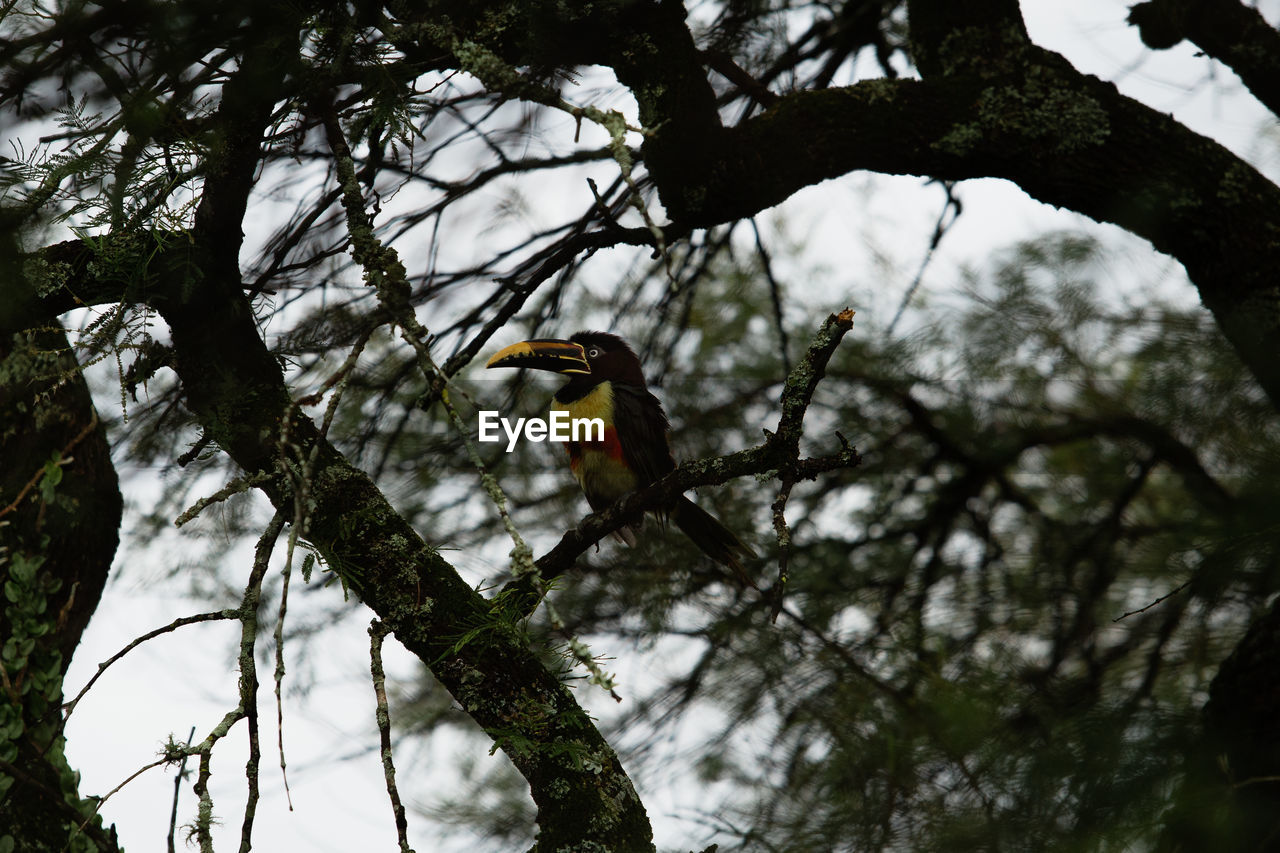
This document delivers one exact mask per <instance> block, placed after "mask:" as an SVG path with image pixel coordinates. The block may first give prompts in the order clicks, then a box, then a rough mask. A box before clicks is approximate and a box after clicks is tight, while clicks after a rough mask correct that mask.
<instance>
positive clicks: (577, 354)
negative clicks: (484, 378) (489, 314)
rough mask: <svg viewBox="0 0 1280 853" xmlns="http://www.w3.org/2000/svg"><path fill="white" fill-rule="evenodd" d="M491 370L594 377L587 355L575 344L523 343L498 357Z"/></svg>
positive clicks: (491, 361)
mask: <svg viewBox="0 0 1280 853" xmlns="http://www.w3.org/2000/svg"><path fill="white" fill-rule="evenodd" d="M485 367H486V368H488V367H531V368H533V369H534V370H550V371H551V372H553V373H590V372H591V365H590V364H589V363H588V362H587V354H586V351H585V350H583V349H582V347H581V345H579V344H575V343H574V342H573V341H561V340H556V339H554V338H539V339H537V340H532V341H521V342H520V343H518V344H512V345H511V346H509V347H504V348H502V349H500V350H498V351H497V352H496V353H494V355H493V358H491V359H489V362H488V363H487V364H486V365H485Z"/></svg>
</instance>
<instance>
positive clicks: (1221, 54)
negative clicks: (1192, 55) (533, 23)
mask: <svg viewBox="0 0 1280 853" xmlns="http://www.w3.org/2000/svg"><path fill="white" fill-rule="evenodd" d="M1129 23H1131V24H1133V25H1134V26H1135V27H1137V28H1138V34H1139V35H1141V36H1142V41H1143V43H1144V44H1146V45H1147V47H1150V48H1153V49H1155V50H1163V49H1166V48H1170V47H1173V46H1174V45H1176V44H1178V43H1179V42H1181V41H1182V40H1183V39H1188V40H1190V41H1191V42H1192V44H1194V45H1195V46H1196V47H1198V48H1200V49H1201V50H1203V51H1204V52H1205V53H1207V54H1208V55H1209V56H1212V57H1213V58H1214V59H1216V60H1218V61H1219V62H1221V63H1222V64H1223V65H1226V66H1227V67H1229V68H1230V69H1231V70H1232V71H1234V72H1236V74H1239V75H1240V79H1241V80H1242V81H1244V84H1245V86H1247V87H1248V88H1249V91H1250V92H1252V93H1253V96H1254V97H1255V98H1257V99H1258V100H1259V101H1261V102H1262V103H1263V104H1265V105H1266V107H1267V109H1269V110H1271V112H1273V113H1276V114H1277V115H1280V31H1277V30H1276V29H1275V28H1274V27H1272V26H1271V25H1270V24H1268V23H1267V21H1266V19H1265V18H1263V17H1262V14H1261V13H1260V12H1259V11H1258V10H1257V9H1255V8H1251V7H1249V6H1246V5H1244V4H1243V3H1240V2H1238V0H1148V2H1145V3H1139V4H1137V5H1136V6H1133V7H1132V8H1131V9H1129Z"/></svg>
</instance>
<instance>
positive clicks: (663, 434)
mask: <svg viewBox="0 0 1280 853" xmlns="http://www.w3.org/2000/svg"><path fill="white" fill-rule="evenodd" d="M485 367H532V368H535V369H538V370H549V371H552V372H554V373H560V374H563V375H565V376H567V377H569V381H568V382H567V383H565V384H564V386H562V387H561V388H560V390H559V391H557V392H556V395H555V400H554V402H553V403H552V405H551V408H552V411H555V410H557V409H558V410H562V411H565V412H567V413H568V415H569V417H570V418H571V419H577V418H600V419H601V420H603V421H604V440H603V441H569V442H565V449H566V450H568V452H569V467H570V468H571V469H572V470H573V476H574V477H576V478H577V480H578V484H579V485H581V486H582V491H583V492H584V493H585V494H586V496H587V503H589V504H590V505H591V508H592V509H593V510H595V511H596V512H599V511H600V510H603V509H606V508H607V507H608V506H609V505H610V504H612V503H613V502H614V501H616V500H618V499H619V498H621V497H622V496H623V495H625V494H627V493H628V492H631V491H634V490H636V489H638V488H642V487H644V486H647V485H649V484H650V483H653V482H655V481H657V480H660V479H661V478H662V477H663V476H665V475H666V474H667V473H668V472H670V471H672V470H673V469H674V468H675V467H676V463H675V459H674V458H672V456H671V448H670V446H669V445H668V443H667V431H668V430H669V429H670V424H668V423H667V416H666V413H664V412H663V411H662V404H661V403H660V402H658V398H657V397H655V396H653V394H651V393H650V392H649V389H648V387H647V386H646V385H645V381H644V374H643V373H642V372H641V370H640V359H639V358H638V357H637V356H636V354H635V353H634V352H632V351H631V347H629V346H627V344H626V342H625V341H623V340H622V338H620V337H618V336H617V335H611V334H609V333H608V332H578V333H577V334H576V335H572V336H571V337H570V338H569V340H567V341H562V340H554V339H539V340H531V341H521V342H520V343H518V344H512V345H511V346H509V347H506V348H505V349H502V350H499V351H498V352H497V353H496V354H495V355H494V356H493V358H491V359H489V363H488V364H486V365H485ZM659 515H660V517H666V518H670V519H671V520H672V521H674V522H675V524H676V526H677V527H679V528H680V529H681V530H683V531H684V533H685V535H686V536H688V537H689V538H690V539H692V540H693V544H695V545H697V546H698V547H699V548H700V549H701V550H702V552H703V553H704V554H706V555H707V556H708V557H710V558H711V559H713V560H715V561H716V562H718V563H721V564H723V565H725V566H728V567H729V568H731V569H733V571H734V572H735V573H736V574H737V575H738V577H739V578H740V579H742V580H743V581H745V582H746V583H748V584H750V585H751V586H755V584H754V583H753V582H752V581H751V579H750V577H749V576H748V575H747V573H746V571H745V570H744V569H743V567H742V561H741V558H743V557H754V556H755V552H754V551H753V550H751V548H750V547H749V546H747V545H744V544H743V543H742V541H741V540H739V539H738V537H737V536H734V535H733V533H732V532H730V531H729V529H728V528H726V527H725V526H724V525H723V524H721V523H720V522H719V521H716V519H715V518H713V517H712V516H711V515H709V514H708V513H707V512H706V511H705V510H703V509H701V508H700V507H699V506H698V505H697V504H695V503H694V502H693V501H691V500H689V499H688V498H686V497H684V496H683V495H681V496H680V497H678V498H676V500H675V502H674V503H673V504H672V505H671V506H670V507H667V508H665V509H664V510H663V511H661V512H660V513H659ZM639 531H640V521H639V520H638V521H636V522H635V523H633V524H628V525H627V526H625V527H622V528H620V529H619V531H618V533H619V535H620V536H621V538H622V539H623V541H625V542H626V543H627V544H628V545H634V544H635V543H636V534H637V533H639Z"/></svg>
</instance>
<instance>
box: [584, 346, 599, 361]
mask: <svg viewBox="0 0 1280 853" xmlns="http://www.w3.org/2000/svg"><path fill="white" fill-rule="evenodd" d="M599 357H600V348H599V347H592V348H591V349H589V350H587V358H599Z"/></svg>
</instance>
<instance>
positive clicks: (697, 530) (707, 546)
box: [669, 496, 760, 589]
mask: <svg viewBox="0 0 1280 853" xmlns="http://www.w3.org/2000/svg"><path fill="white" fill-rule="evenodd" d="M669 517H670V519H671V520H672V521H674V522H675V525H676V527H679V528H680V529H681V530H683V531H684V535H685V536H688V537H689V538H690V539H692V540H693V544H694V545H697V546H698V548H699V549H700V550H701V551H702V553H704V554H706V555H707V556H708V557H710V558H711V559H713V560H715V561H716V562H717V563H720V564H722V565H725V566H728V567H729V568H731V569H733V571H734V573H735V574H737V576H738V578H739V579H740V580H742V581H743V582H744V583H746V584H748V585H749V586H752V587H755V588H756V589H759V588H760V587H758V586H756V583H755V581H753V580H752V579H751V576H750V575H748V574H747V572H746V569H744V568H743V567H742V560H741V558H743V557H754V556H755V555H756V552H755V551H754V550H752V548H751V546H749V545H745V544H743V542H742V540H741V539H739V538H738V537H737V536H734V535H733V532H732V531H731V530H729V528H727V527H725V526H724V525H723V524H721V523H720V522H718V521H716V519H715V517H714V516H712V515H711V514H710V513H709V512H707V511H706V510H704V509H703V508H702V507H700V506H698V505H697V504H696V503H694V502H693V501H691V500H689V499H688V498H686V497H684V496H681V497H680V498H679V499H678V500H677V501H676V505H675V507H674V508H673V509H672V510H671V513H670V516H669Z"/></svg>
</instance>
